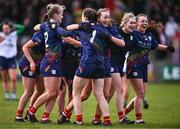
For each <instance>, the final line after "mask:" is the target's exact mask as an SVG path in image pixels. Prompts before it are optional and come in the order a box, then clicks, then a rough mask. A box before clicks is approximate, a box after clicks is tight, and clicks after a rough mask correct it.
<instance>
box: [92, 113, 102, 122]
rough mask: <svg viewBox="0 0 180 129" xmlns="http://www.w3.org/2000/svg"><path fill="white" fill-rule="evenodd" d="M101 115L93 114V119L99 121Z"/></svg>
mask: <svg viewBox="0 0 180 129" xmlns="http://www.w3.org/2000/svg"><path fill="white" fill-rule="evenodd" d="M100 118H101V115H99V114H95V115H94V118H93V120H94V121H100Z"/></svg>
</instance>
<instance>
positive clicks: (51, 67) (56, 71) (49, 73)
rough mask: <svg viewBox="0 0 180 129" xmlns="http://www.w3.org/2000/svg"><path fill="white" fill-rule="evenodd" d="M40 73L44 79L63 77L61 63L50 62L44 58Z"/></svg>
mask: <svg viewBox="0 0 180 129" xmlns="http://www.w3.org/2000/svg"><path fill="white" fill-rule="evenodd" d="M40 73H41V75H42V76H43V77H62V70H61V61H60V60H55V61H53V62H49V61H48V60H47V59H46V58H43V59H42V61H41V64H40Z"/></svg>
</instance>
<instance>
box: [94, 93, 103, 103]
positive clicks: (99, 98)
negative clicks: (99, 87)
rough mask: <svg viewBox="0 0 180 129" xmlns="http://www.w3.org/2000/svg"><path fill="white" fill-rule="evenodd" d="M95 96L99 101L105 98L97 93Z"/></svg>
mask: <svg viewBox="0 0 180 129" xmlns="http://www.w3.org/2000/svg"><path fill="white" fill-rule="evenodd" d="M94 95H95V97H96V99H97V101H101V100H102V99H103V98H104V94H101V93H95V94H94Z"/></svg>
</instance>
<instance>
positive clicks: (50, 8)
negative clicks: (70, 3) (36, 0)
mask: <svg viewBox="0 0 180 129" xmlns="http://www.w3.org/2000/svg"><path fill="white" fill-rule="evenodd" d="M46 9H47V15H48V17H49V18H52V17H53V15H54V14H55V13H63V11H64V9H65V6H63V5H58V4H48V5H47V7H46Z"/></svg>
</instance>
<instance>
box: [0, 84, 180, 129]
mask: <svg viewBox="0 0 180 129" xmlns="http://www.w3.org/2000/svg"><path fill="white" fill-rule="evenodd" d="M0 85H1V86H0V129H10V128H14V129H40V128H43V129H56V128H59V129H60V128H61V129H65V128H73V129H82V128H86V129H100V128H107V129H108V128H111V129H117V128H128V129H129V128H146V129H147V128H180V109H179V107H180V93H179V92H180V84H179V83H163V84H149V86H148V93H147V98H148V101H149V104H150V107H149V109H146V110H145V109H143V118H144V120H145V122H146V124H144V125H119V124H118V123H117V113H116V109H115V102H114V98H113V99H112V101H111V103H110V106H109V107H110V112H111V119H112V122H113V126H112V127H103V126H93V125H92V124H91V119H92V117H93V115H94V112H95V106H96V101H95V98H94V97H93V96H91V97H90V98H89V99H88V100H87V101H86V102H84V103H83V109H84V110H83V118H84V125H82V126H77V125H73V124H68V125H67V124H66V125H58V124H57V105H56V106H55V108H54V109H53V111H52V113H51V116H50V117H51V120H52V121H53V123H52V124H48V125H43V124H40V123H33V124H31V123H28V122H26V123H16V122H14V118H15V112H16V108H17V106H18V101H7V100H4V96H3V90H2V84H1V81H0ZM17 85H18V86H17V93H18V98H19V97H20V96H21V95H22V92H23V88H22V83H21V81H19V82H18V84H17ZM133 95H134V93H133V91H132V88H131V89H130V98H132V97H133ZM42 112H43V107H42V108H40V109H39V110H38V112H37V118H40V117H41V115H42ZM128 118H130V119H132V120H133V119H135V116H134V111H132V112H131V113H130V114H129V115H128ZM74 120H75V117H74V115H73V116H72V119H71V121H74Z"/></svg>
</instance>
